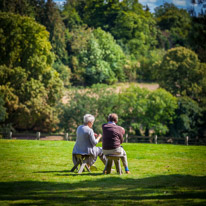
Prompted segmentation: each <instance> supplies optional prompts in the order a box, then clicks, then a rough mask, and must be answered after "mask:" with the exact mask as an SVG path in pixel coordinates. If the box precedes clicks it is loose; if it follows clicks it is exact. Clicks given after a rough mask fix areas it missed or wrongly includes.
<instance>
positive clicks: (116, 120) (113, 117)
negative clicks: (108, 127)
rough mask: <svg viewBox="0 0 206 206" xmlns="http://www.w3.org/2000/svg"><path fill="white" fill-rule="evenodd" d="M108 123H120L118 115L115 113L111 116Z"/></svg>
mask: <svg viewBox="0 0 206 206" xmlns="http://www.w3.org/2000/svg"><path fill="white" fill-rule="evenodd" d="M108 121H110V122H118V115H117V114H115V113H112V114H109V116H108Z"/></svg>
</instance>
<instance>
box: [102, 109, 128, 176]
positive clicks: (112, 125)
mask: <svg viewBox="0 0 206 206" xmlns="http://www.w3.org/2000/svg"><path fill="white" fill-rule="evenodd" d="M117 122H118V115H117V114H115V113H112V114H109V116H108V123H107V124H103V125H102V131H103V138H102V148H103V154H104V155H108V154H116V155H122V156H123V157H122V158H121V160H122V163H123V165H124V167H125V172H126V173H127V174H129V173H130V171H129V168H128V162H127V154H126V152H125V150H124V149H123V147H122V146H121V144H122V143H123V140H124V139H123V135H124V133H125V130H124V128H123V127H120V126H118V125H117Z"/></svg>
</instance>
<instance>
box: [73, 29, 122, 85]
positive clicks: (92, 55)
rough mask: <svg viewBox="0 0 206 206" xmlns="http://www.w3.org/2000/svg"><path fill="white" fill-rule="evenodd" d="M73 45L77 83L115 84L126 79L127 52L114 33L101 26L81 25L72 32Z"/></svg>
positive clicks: (74, 75) (74, 73) (74, 74)
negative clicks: (86, 27)
mask: <svg viewBox="0 0 206 206" xmlns="http://www.w3.org/2000/svg"><path fill="white" fill-rule="evenodd" d="M77 34H80V35H77ZM70 48H71V52H72V56H71V60H70V62H71V69H72V72H73V77H75V79H74V80H76V82H77V83H84V84H86V85H91V84H95V83H108V84H112V83H115V82H117V81H123V80H124V79H125V76H124V71H123V66H124V62H125V55H124V53H123V51H122V49H121V47H120V46H119V45H117V44H116V42H115V40H114V38H113V37H112V36H111V34H109V33H107V32H105V31H103V30H102V29H100V28H98V29H96V30H93V31H92V30H91V29H84V28H79V29H77V30H75V32H74V31H73V32H72V33H71V40H70ZM79 74H80V75H79ZM79 77H81V78H82V79H81V78H80V79H78V78H79Z"/></svg>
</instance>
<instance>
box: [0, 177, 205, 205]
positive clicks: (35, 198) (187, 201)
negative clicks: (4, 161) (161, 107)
mask: <svg viewBox="0 0 206 206" xmlns="http://www.w3.org/2000/svg"><path fill="white" fill-rule="evenodd" d="M85 175H86V173H85ZM87 175H88V174H87ZM70 177H71V178H69V177H68V182H65V183H59V182H41V181H16V182H15V181H14V182H0V205H3V204H1V203H9V204H12V205H73V204H75V205H98V206H100V205H104V206H106V205H178V206H179V205H187V206H188V205H191V206H192V205H201V206H202V205H206V199H205V197H206V176H204V177H199V176H190V175H165V176H164V175H161V176H155V177H148V178H142V179H134V178H130V177H129V176H127V177H126V178H124V177H125V176H124V177H121V176H116V175H115V176H114V175H103V176H100V177H99V178H95V179H92V180H91V179H90V180H79V181H78V180H77V181H76V182H74V181H75V174H73V175H72V174H70ZM9 204H7V205H9Z"/></svg>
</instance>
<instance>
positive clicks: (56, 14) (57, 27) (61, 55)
mask: <svg viewBox="0 0 206 206" xmlns="http://www.w3.org/2000/svg"><path fill="white" fill-rule="evenodd" d="M40 23H41V24H43V25H44V26H46V28H47V31H49V33H50V36H49V40H50V42H51V44H52V51H53V52H54V53H55V55H56V60H58V61H62V62H63V63H64V64H67V63H68V62H67V60H68V54H67V51H66V39H65V38H66V33H65V32H66V28H65V25H64V23H63V21H62V18H61V15H60V11H59V9H58V8H57V5H56V4H55V3H54V2H53V0H48V1H47V2H46V3H45V6H44V15H43V16H42V17H41V20H40Z"/></svg>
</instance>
